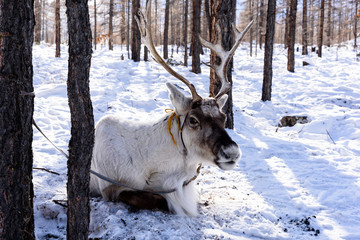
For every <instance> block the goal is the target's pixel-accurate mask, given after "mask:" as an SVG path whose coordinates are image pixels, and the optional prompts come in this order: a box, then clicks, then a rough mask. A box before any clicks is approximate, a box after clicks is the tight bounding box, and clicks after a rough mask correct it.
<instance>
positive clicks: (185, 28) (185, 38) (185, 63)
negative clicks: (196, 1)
mask: <svg viewBox="0 0 360 240" xmlns="http://www.w3.org/2000/svg"><path fill="white" fill-rule="evenodd" d="M188 9H189V0H185V9H184V40H183V41H184V50H185V53H184V66H185V67H187V66H188V49H187V47H188V41H187V38H188V34H187V33H188Z"/></svg>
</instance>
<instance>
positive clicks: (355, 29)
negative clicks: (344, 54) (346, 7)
mask: <svg viewBox="0 0 360 240" xmlns="http://www.w3.org/2000/svg"><path fill="white" fill-rule="evenodd" d="M358 6H359V0H355V16H354V49H355V51H356V49H357V43H356V38H357V19H358V18H359V17H360V10H358Z"/></svg>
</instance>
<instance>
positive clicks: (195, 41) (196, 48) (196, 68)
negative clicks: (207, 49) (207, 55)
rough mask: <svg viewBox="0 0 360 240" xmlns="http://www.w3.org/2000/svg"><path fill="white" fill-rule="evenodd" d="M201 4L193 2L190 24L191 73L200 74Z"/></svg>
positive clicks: (194, 0) (196, 0) (197, 1)
mask: <svg viewBox="0 0 360 240" xmlns="http://www.w3.org/2000/svg"><path fill="white" fill-rule="evenodd" d="M200 3H201V2H200V1H199V0H193V15H192V16H193V22H192V38H191V57H192V70H191V71H192V72H194V73H201V67H200V52H201V49H202V47H201V43H200V40H199V34H200V10H201V4H200Z"/></svg>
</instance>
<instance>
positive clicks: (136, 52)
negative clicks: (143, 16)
mask: <svg viewBox="0 0 360 240" xmlns="http://www.w3.org/2000/svg"><path fill="white" fill-rule="evenodd" d="M139 8H140V0H132V20H131V32H132V41H131V59H132V60H133V61H134V62H139V61H140V50H141V49H140V48H141V36H140V31H139V28H138V26H137V23H136V20H135V16H136V15H137V14H138V11H139Z"/></svg>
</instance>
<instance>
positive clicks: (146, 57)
mask: <svg viewBox="0 0 360 240" xmlns="http://www.w3.org/2000/svg"><path fill="white" fill-rule="evenodd" d="M144 61H145V62H147V61H149V54H148V49H147V47H146V46H144Z"/></svg>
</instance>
